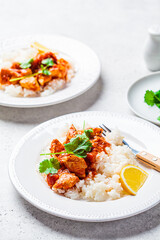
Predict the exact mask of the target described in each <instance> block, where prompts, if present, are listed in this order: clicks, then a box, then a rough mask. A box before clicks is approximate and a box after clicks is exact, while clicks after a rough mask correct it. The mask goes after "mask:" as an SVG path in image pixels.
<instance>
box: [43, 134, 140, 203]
mask: <svg viewBox="0 0 160 240" xmlns="http://www.w3.org/2000/svg"><path fill="white" fill-rule="evenodd" d="M60 140H61V139H60ZM106 140H107V141H108V142H110V143H111V144H112V145H111V148H106V150H107V153H108V154H106V153H104V152H101V153H99V154H97V156H96V171H97V173H98V174H97V175H96V176H95V177H93V176H92V174H89V177H88V178H86V179H85V180H80V181H79V182H78V183H77V184H76V186H75V187H73V188H72V189H69V190H67V191H64V190H63V191H61V190H60V191H58V192H59V193H63V194H64V195H65V196H66V197H68V198H71V199H83V200H87V201H97V202H100V201H106V200H115V199H119V198H121V197H123V196H125V195H126V193H125V192H124V190H123V188H122V186H121V183H120V171H121V169H122V167H124V166H125V165H128V164H133V165H137V161H136V157H135V155H134V154H133V153H132V151H131V150H130V149H129V148H128V147H127V146H125V145H123V144H122V141H123V137H122V135H121V134H120V132H119V131H118V130H113V131H112V132H111V133H108V134H107V136H106ZM47 149H48V147H47ZM47 149H46V150H47Z"/></svg>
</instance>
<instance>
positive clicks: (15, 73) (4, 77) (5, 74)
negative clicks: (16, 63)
mask: <svg viewBox="0 0 160 240" xmlns="http://www.w3.org/2000/svg"><path fill="white" fill-rule="evenodd" d="M30 74H32V71H31V69H30V68H27V69H12V68H2V69H1V72H0V76H1V77H0V80H1V84H14V83H17V81H16V82H10V81H9V80H10V79H12V78H19V77H23V76H28V75H30Z"/></svg>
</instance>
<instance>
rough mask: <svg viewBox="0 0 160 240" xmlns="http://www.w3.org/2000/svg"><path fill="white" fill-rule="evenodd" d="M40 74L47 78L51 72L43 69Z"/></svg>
mask: <svg viewBox="0 0 160 240" xmlns="http://www.w3.org/2000/svg"><path fill="white" fill-rule="evenodd" d="M42 74H44V75H47V76H49V75H51V72H50V71H49V70H48V69H44V70H42Z"/></svg>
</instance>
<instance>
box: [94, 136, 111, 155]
mask: <svg viewBox="0 0 160 240" xmlns="http://www.w3.org/2000/svg"><path fill="white" fill-rule="evenodd" d="M91 143H92V148H93V149H94V150H96V151H97V152H102V151H105V148H106V147H110V146H111V144H110V143H109V142H107V141H106V140H105V138H104V137H98V136H95V137H94V139H93V140H91Z"/></svg>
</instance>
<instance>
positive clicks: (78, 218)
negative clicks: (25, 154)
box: [8, 111, 160, 222]
mask: <svg viewBox="0 0 160 240" xmlns="http://www.w3.org/2000/svg"><path fill="white" fill-rule="evenodd" d="M88 113H89V114H95V115H96V114H99V113H101V114H102V115H105V116H107V115H110V116H112V117H120V118H125V119H128V120H132V121H136V122H138V123H140V124H143V125H144V124H145V125H147V127H149V128H151V129H152V130H153V131H156V133H157V130H158V132H159V135H160V129H159V128H158V127H157V126H155V125H153V124H152V123H149V122H147V121H145V120H143V119H140V118H137V117H135V116H130V115H127V114H119V113H115V112H109V111H86V112H76V113H70V114H65V115H62V116H59V117H57V118H53V119H50V120H48V121H45V122H43V123H41V124H39V125H38V126H36V127H34V128H33V129H31V130H30V131H29V132H28V133H26V134H25V135H24V136H23V137H22V138H21V139H20V141H19V142H18V144H17V145H16V147H15V148H14V150H13V152H12V154H11V157H10V160H9V166H8V170H9V177H10V180H11V182H12V184H13V186H14V187H15V189H16V190H17V191H18V193H19V194H20V195H21V196H22V197H23V198H24V199H25V200H27V201H28V202H29V203H31V204H32V205H33V206H35V207H36V208H38V209H40V210H42V211H44V212H47V213H49V214H51V215H55V216H58V217H61V218H66V219H70V220H76V221H83V222H106V221H114V220H119V219H124V218H128V217H131V216H134V215H137V214H140V213H142V212H144V211H147V210H149V209H150V208H152V207H154V206H155V205H157V204H158V203H159V202H160V191H157V192H156V193H155V194H154V197H152V199H153V200H152V201H151V199H150V202H151V203H150V204H146V202H145V203H143V205H144V207H143V208H142V209H139V210H136V211H134V208H132V207H131V209H130V210H132V211H130V212H128V211H126V212H125V214H124V211H123V212H121V213H120V214H119V216H118V217H117V216H114V215H112V216H110V217H102V218H100V217H99V216H97V217H93V216H91V217H89V216H82V215H81V216H75V215H74V214H72V213H69V212H67V211H64V210H61V212H60V211H59V209H57V210H58V211H56V208H55V207H52V208H51V207H49V208H48V207H47V204H45V203H43V202H42V201H40V200H39V199H37V198H35V197H34V196H32V195H31V194H30V193H29V192H27V191H26V190H25V188H24V187H23V186H22V185H21V184H20V182H19V180H18V178H17V176H16V174H15V169H14V162H15V160H16V155H17V152H18V151H19V149H20V147H21V146H22V145H23V143H24V142H25V141H26V139H27V138H29V137H30V135H32V134H33V133H34V132H35V131H39V130H40V129H41V127H42V126H47V125H49V124H50V123H51V122H52V121H54V120H55V119H63V118H65V119H66V117H67V118H70V117H72V115H79V114H80V115H81V114H88ZM16 178H17V179H16ZM17 180H18V181H17ZM36 202H37V203H36Z"/></svg>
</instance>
